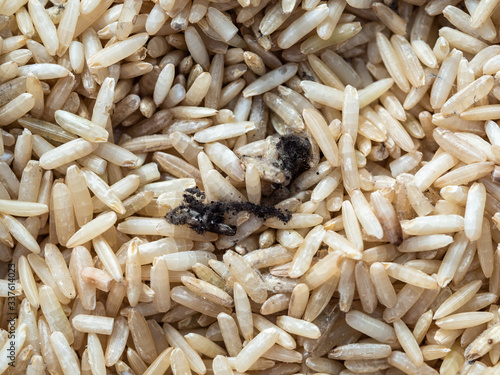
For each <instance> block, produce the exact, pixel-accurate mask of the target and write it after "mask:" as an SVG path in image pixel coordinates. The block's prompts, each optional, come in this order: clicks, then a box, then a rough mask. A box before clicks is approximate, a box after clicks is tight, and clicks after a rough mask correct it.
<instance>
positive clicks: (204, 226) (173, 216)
mask: <svg viewBox="0 0 500 375" xmlns="http://www.w3.org/2000/svg"><path fill="white" fill-rule="evenodd" d="M183 196H184V203H183V204H181V205H180V206H177V207H176V208H174V209H172V210H171V211H169V212H168V214H167V216H166V218H167V220H168V221H169V222H170V223H171V224H174V225H184V224H187V225H189V227H190V228H191V229H193V230H195V231H196V232H197V233H199V234H203V233H205V232H207V231H208V232H214V233H219V234H222V235H225V236H234V235H235V234H236V226H234V225H229V224H225V223H224V219H225V216H226V215H228V214H232V215H234V214H236V213H238V212H242V211H245V212H249V213H252V214H254V215H256V216H258V217H259V218H261V219H267V218H270V217H276V218H278V219H280V220H281V221H283V222H284V223H287V222H288V221H289V220H290V218H291V216H292V215H291V213H290V212H289V211H287V210H285V211H283V210H280V209H278V208H275V207H273V206H268V205H265V204H260V205H259V204H255V203H250V202H220V201H219V202H213V201H212V202H210V203H203V201H204V200H205V193H203V192H202V191H200V190H198V188H194V189H187V190H186V192H185V193H184V195H183Z"/></svg>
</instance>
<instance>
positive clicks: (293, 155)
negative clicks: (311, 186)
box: [276, 134, 311, 182]
mask: <svg viewBox="0 0 500 375" xmlns="http://www.w3.org/2000/svg"><path fill="white" fill-rule="evenodd" d="M276 148H277V150H278V158H279V161H280V162H281V164H282V165H281V169H282V170H283V172H285V175H286V178H287V181H288V182H290V181H292V180H293V179H295V177H297V176H298V175H300V174H301V173H302V172H305V171H306V170H308V169H309V159H310V158H311V143H310V142H309V139H307V138H306V137H301V136H299V135H296V134H288V135H283V136H281V137H280V140H279V142H278V143H277V144H276Z"/></svg>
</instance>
